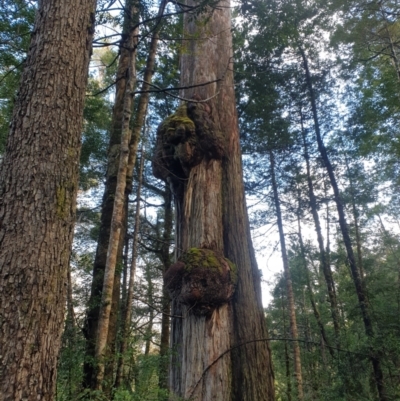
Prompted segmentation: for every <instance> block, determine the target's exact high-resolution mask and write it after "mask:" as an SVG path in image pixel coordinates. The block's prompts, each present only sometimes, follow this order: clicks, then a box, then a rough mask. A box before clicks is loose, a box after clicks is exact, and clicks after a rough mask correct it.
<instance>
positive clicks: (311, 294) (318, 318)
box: [297, 194, 334, 357]
mask: <svg viewBox="0 0 400 401" xmlns="http://www.w3.org/2000/svg"><path fill="white" fill-rule="evenodd" d="M300 207H301V204H300V194H299V211H298V213H297V227H298V234H299V243H300V252H301V258H302V260H303V263H304V265H303V267H304V275H305V278H306V285H307V290H308V296H309V298H310V303H311V307H312V309H313V312H314V317H315V320H316V321H317V325H318V328H319V331H320V333H321V337H322V339H323V341H324V342H325V344H326V345H327V346H328V349H329V352H330V354H331V356H332V357H333V356H334V353H333V349H332V347H331V346H330V344H329V340H328V336H327V335H326V332H325V327H324V324H323V323H322V320H321V314H320V313H319V310H318V306H317V303H316V302H315V298H314V292H313V289H312V285H311V279H310V273H309V271H308V267H307V259H306V252H305V247H304V242H303V234H302V231H301V224H300Z"/></svg>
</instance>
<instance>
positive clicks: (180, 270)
mask: <svg viewBox="0 0 400 401" xmlns="http://www.w3.org/2000/svg"><path fill="white" fill-rule="evenodd" d="M187 5H188V6H190V7H193V6H196V3H194V2H192V1H188V2H187ZM184 35H185V40H183V41H182V47H183V50H182V56H181V86H182V87H185V88H187V89H184V90H182V91H181V93H180V96H181V97H182V98H184V99H187V100H188V103H184V104H182V105H181V106H180V108H179V109H178V111H177V112H176V113H175V114H174V115H172V116H170V117H168V118H167V120H165V121H164V122H163V123H162V124H161V125H160V127H159V130H158V137H157V146H156V155H155V159H154V163H153V169H154V173H155V175H156V176H157V177H159V178H162V179H164V180H165V181H167V182H169V183H170V184H171V187H172V190H173V193H174V198H175V208H176V228H175V233H176V256H177V257H178V262H177V263H175V264H174V265H172V266H171V267H170V268H169V269H168V271H167V272H166V275H165V281H166V284H167V286H168V288H169V289H170V293H171V295H172V315H173V318H172V327H171V344H172V353H173V357H172V366H171V370H170V386H171V389H172V390H173V392H174V393H175V394H176V395H177V396H180V397H184V398H190V399H193V400H201V401H209V400H218V401H225V400H236V401H239V400H240V401H261V400H265V401H266V400H274V387H273V374H272V367H271V361H270V351H269V348H268V344H267V342H265V341H264V342H262V341H261V342H254V340H259V339H263V338H267V330H266V326H265V321H264V316H263V311H262V304H261V289H260V277H259V272H258V269H257V265H256V262H255V257H254V251H253V248H252V243H251V238H250V232H249V231H250V230H249V225H248V217H247V211H246V207H245V200H244V190H243V181H242V165H241V153H240V145H239V132H238V121H237V113H236V108H235V94H234V89H233V74H232V68H233V64H232V37H231V25H230V4H229V1H221V2H219V3H218V5H217V6H216V7H215V8H214V9H211V8H207V9H205V10H203V11H202V12H201V13H200V14H197V15H194V14H192V13H191V12H188V13H187V14H186V15H185V17H184ZM195 85H196V87H194V86H195ZM200 85H201V86H200ZM179 316H181V317H179ZM231 347H235V349H234V350H233V351H231V352H229V351H230V349H231ZM224 352H226V354H225V355H224V356H223V357H220V355H221V354H223V353H224ZM191 397H192V398H191Z"/></svg>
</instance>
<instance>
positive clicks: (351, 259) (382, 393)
mask: <svg viewBox="0 0 400 401" xmlns="http://www.w3.org/2000/svg"><path fill="white" fill-rule="evenodd" d="M299 52H300V54H301V57H302V60H303V67H304V75H305V79H306V84H307V88H308V93H309V99H310V104H311V110H312V114H313V119H314V127H315V135H316V139H317V144H318V150H319V152H320V154H321V157H322V160H323V162H324V165H325V168H326V171H327V173H328V177H329V182H330V184H331V187H332V190H333V194H334V199H335V203H336V209H337V212H338V216H339V226H340V231H341V233H342V236H343V242H344V246H345V248H346V253H347V260H348V263H349V266H350V270H351V275H352V279H353V283H354V286H355V290H356V294H357V298H358V304H359V306H360V310H361V315H362V319H363V323H364V329H365V333H366V335H367V337H369V338H370V339H373V338H374V336H375V333H374V327H373V323H372V319H371V311H370V304H369V301H368V297H367V294H366V292H365V289H364V285H363V282H362V278H361V275H360V272H359V270H358V267H357V264H356V259H355V256H354V252H353V247H352V242H351V238H350V234H349V229H348V226H347V221H346V216H345V212H344V206H343V201H342V198H341V196H340V192H339V186H338V184H337V181H336V175H335V172H334V169H333V166H332V164H331V162H330V159H329V156H328V153H327V151H326V148H325V145H324V142H323V141H322V136H321V130H320V125H319V119H318V113H317V104H316V100H315V94H314V89H313V84H312V79H311V74H310V69H309V67H308V59H307V56H306V54H305V52H304V49H303V48H302V47H301V46H299ZM370 351H371V358H370V359H371V364H372V368H373V371H374V378H375V382H376V387H377V390H378V395H379V401H387V400H388V397H387V395H386V389H385V384H384V379H383V372H382V367H381V361H380V358H379V357H378V356H377V355H376V353H375V352H374V350H373V349H371V350H370Z"/></svg>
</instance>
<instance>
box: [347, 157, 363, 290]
mask: <svg viewBox="0 0 400 401" xmlns="http://www.w3.org/2000/svg"><path fill="white" fill-rule="evenodd" d="M343 153H344V160H345V163H346V170H347V178H348V180H349V184H350V195H351V208H352V211H353V219H354V231H355V235H356V247H357V261H358V268H359V270H360V276H361V281H362V283H363V284H365V283H364V277H365V273H364V264H363V258H362V249H361V235H360V226H359V222H358V210H357V206H356V197H355V189H354V184H353V179H352V176H351V171H350V166H349V160H348V158H347V154H346V151H344V152H343ZM364 290H365V289H364Z"/></svg>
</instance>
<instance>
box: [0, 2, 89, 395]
mask: <svg viewBox="0 0 400 401" xmlns="http://www.w3.org/2000/svg"><path fill="white" fill-rule="evenodd" d="M94 13H95V2H94V1H92V0H90V1H89V0H70V1H60V0H52V1H49V0H43V1H41V2H39V9H38V12H37V15H36V21H35V28H34V31H33V33H32V40H31V45H30V48H29V51H28V56H27V59H26V62H25V68H24V72H23V75H22V79H21V87H20V90H19V94H18V99H17V101H16V104H15V109H14V115H13V120H12V124H11V130H10V135H9V138H8V143H7V149H6V153H5V156H4V159H3V161H2V165H1V175H0V269H1V271H0V297H1V298H0V324H1V329H0V399H1V400H7V401H8V400H10V401H11V400H38V399H40V400H44V401H45V400H52V399H53V396H54V394H53V393H54V390H55V382H56V365H57V357H58V352H59V347H60V339H61V331H62V329H63V327H64V309H65V301H66V291H67V269H68V263H69V255H70V251H71V242H72V235H73V226H74V216H75V203H76V193H77V188H78V163H79V154H80V146H81V142H80V137H81V129H82V117H83V106H84V98H85V89H86V83H87V71H88V64H89V58H90V53H91V40H92V35H93V28H94Z"/></svg>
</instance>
